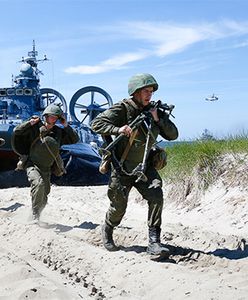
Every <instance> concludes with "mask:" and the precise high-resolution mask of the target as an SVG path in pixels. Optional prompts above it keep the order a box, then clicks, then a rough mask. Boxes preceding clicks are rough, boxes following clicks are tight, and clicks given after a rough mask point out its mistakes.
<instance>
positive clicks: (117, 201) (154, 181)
mask: <svg viewBox="0 0 248 300" xmlns="http://www.w3.org/2000/svg"><path fill="white" fill-rule="evenodd" d="M145 174H146V176H147V178H148V181H147V182H143V181H139V182H135V180H136V179H137V177H136V176H127V175H118V174H117V172H116V171H115V170H112V173H111V178H110V181H109V186H108V197H109V199H110V206H109V209H108V211H107V213H106V219H105V221H106V223H107V224H108V225H110V226H112V227H115V226H117V225H119V224H120V222H121V220H122V218H123V216H124V214H125V212H126V208H127V202H128V196H129V192H130V190H131V188H132V187H135V188H136V189H137V190H138V191H139V193H140V194H141V195H142V196H143V198H144V199H145V200H147V203H148V220H147V222H148V226H149V227H153V226H157V227H160V226H161V221H162V220H161V219H162V209H163V191H162V179H161V177H160V176H159V174H158V172H157V171H156V170H155V169H154V168H153V167H151V168H148V170H147V171H146V173H145Z"/></svg>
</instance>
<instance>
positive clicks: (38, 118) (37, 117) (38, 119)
mask: <svg viewBox="0 0 248 300" xmlns="http://www.w3.org/2000/svg"><path fill="white" fill-rule="evenodd" d="M39 121H40V117H39V116H32V117H31V119H30V121H29V122H30V124H31V126H33V125H34V124H37V123H38V122H39Z"/></svg>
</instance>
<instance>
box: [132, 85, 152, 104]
mask: <svg viewBox="0 0 248 300" xmlns="http://www.w3.org/2000/svg"><path fill="white" fill-rule="evenodd" d="M152 94H153V87H145V88H143V89H140V90H138V91H137V92H135V93H134V98H135V99H136V100H137V101H138V102H139V104H140V105H142V106H147V105H148V104H149V103H150V101H151V99H152Z"/></svg>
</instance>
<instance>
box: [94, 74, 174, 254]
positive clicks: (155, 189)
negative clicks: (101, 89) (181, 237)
mask: <svg viewBox="0 0 248 300" xmlns="http://www.w3.org/2000/svg"><path fill="white" fill-rule="evenodd" d="M157 89H158V83H157V82H156V80H155V79H154V77H153V76H152V75H150V74H137V75H135V76H133V77H131V79H130V81H129V84H128V93H129V95H130V98H129V99H124V100H122V101H121V102H119V103H117V104H114V105H113V106H112V107H110V108H109V109H108V110H106V111H104V112H103V113H101V114H99V115H98V116H97V117H96V118H95V119H94V120H93V122H92V127H91V128H92V130H94V131H95V132H96V133H99V134H102V135H103V136H109V135H119V134H124V135H125V137H124V138H122V139H121V140H120V142H119V143H118V144H117V145H116V147H115V150H114V153H115V156H116V158H117V160H119V161H120V160H121V157H122V154H123V152H124V151H125V149H126V146H127V143H128V142H129V138H130V136H131V135H132V129H131V127H130V126H129V125H128V124H130V122H132V121H133V120H134V119H135V118H136V117H137V116H138V115H140V114H141V113H142V112H143V111H144V110H146V111H147V110H149V111H150V113H151V115H152V118H151V131H152V137H153V141H151V143H150V145H149V149H151V147H152V144H153V143H154V142H155V140H156V138H157V136H158V135H159V134H160V135H161V136H162V137H163V138H165V139H166V140H175V139H176V138H177V137H178V130H177V128H176V126H175V125H174V123H172V122H171V121H170V120H169V115H168V114H167V113H165V112H162V111H161V110H157V109H156V108H154V107H153V108H152V107H151V97H152V94H153V92H155V91H156V90H157ZM146 139H147V132H146V131H145V129H144V128H143V126H140V127H139V129H138V132H137V135H136V137H135V139H134V142H133V143H132V145H131V147H130V149H129V151H128V154H127V155H126V157H125V160H124V162H123V165H122V167H123V169H124V170H125V172H121V171H117V170H116V169H115V168H114V166H113V164H112V171H111V178H110V181H109V186H108V197H109V199H110V207H109V209H108V211H107V213H106V218H105V224H104V225H103V227H102V238H103V244H104V246H105V248H106V249H107V250H109V251H116V250H118V247H117V246H116V245H115V243H114V241H113V228H114V227H116V226H117V225H119V224H120V222H121V220H122V218H123V216H124V214H125V211H126V208H127V201H128V195H129V192H130V190H131V188H132V187H135V188H136V189H137V190H138V191H139V192H140V194H141V195H142V196H143V198H144V199H146V200H147V202H148V232H149V244H148V248H147V252H148V253H150V254H155V255H157V254H161V253H162V252H163V253H165V254H166V255H169V250H168V249H167V248H166V247H162V245H161V244H160V233H161V215H162V208H163V192H162V180H161V177H160V176H159V174H158V171H157V170H156V169H155V168H154V166H153V165H151V164H149V163H148V164H147V168H146V171H145V175H146V177H147V179H148V180H147V181H146V182H144V181H138V182H136V179H137V177H136V176H132V175H131V176H129V175H128V174H130V173H131V172H132V170H133V169H134V168H135V167H137V165H138V164H139V163H141V162H142V160H143V155H144V151H145V142H146Z"/></svg>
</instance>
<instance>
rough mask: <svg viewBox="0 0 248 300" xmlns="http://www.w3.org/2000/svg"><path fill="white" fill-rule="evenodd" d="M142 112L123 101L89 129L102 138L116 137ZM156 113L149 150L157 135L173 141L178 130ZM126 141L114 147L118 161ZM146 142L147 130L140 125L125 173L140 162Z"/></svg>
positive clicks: (97, 119)
mask: <svg viewBox="0 0 248 300" xmlns="http://www.w3.org/2000/svg"><path fill="white" fill-rule="evenodd" d="M142 111H143V108H141V107H139V106H138V105H137V104H136V103H135V102H134V101H133V100H132V99H124V100H122V101H121V102H118V103H117V104H114V105H113V106H112V107H110V108H109V109H108V110H105V111H104V112H103V113H101V114H99V115H98V116H97V117H96V118H95V119H94V120H93V122H92V125H91V128H92V130H93V131H95V132H96V133H99V134H101V135H103V136H106V135H118V131H119V128H120V127H122V126H124V125H126V124H130V123H131V122H132V121H133V120H134V119H135V118H136V117H137V116H138V115H140V114H141V113H142ZM158 113H159V122H154V120H153V119H152V120H151V133H152V138H151V141H150V143H149V150H150V149H151V147H152V145H153V144H154V143H155V142H156V138H157V137H158V135H161V136H162V137H163V138H165V139H166V140H175V139H176V138H177V137H178V130H177V128H176V126H175V124H174V123H173V122H171V121H170V119H169V116H168V114H167V113H162V112H161V111H159V112H158ZM128 140H129V138H127V137H123V138H122V139H121V140H120V142H119V143H118V144H117V145H116V148H115V155H116V157H117V159H118V160H120V159H121V156H122V154H123V152H124V150H125V148H126V146H127V143H128ZM146 140H147V129H146V128H145V126H144V125H141V126H140V127H139V129H138V133H137V135H136V137H135V139H134V141H133V143H132V146H131V148H130V149H129V152H128V154H127V156H126V158H125V161H124V164H123V166H124V168H125V169H126V171H128V172H131V171H132V170H133V169H134V168H135V167H136V166H137V165H138V164H139V163H141V162H142V160H143V155H144V151H145V143H146Z"/></svg>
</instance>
